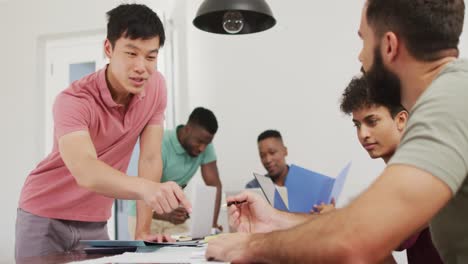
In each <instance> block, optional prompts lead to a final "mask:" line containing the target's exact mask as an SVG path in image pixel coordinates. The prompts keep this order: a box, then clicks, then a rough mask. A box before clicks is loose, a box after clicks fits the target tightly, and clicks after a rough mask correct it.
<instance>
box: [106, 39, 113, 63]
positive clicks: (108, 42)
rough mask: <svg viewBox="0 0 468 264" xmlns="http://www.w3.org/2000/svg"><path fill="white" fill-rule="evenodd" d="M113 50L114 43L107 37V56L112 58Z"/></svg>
mask: <svg viewBox="0 0 468 264" xmlns="http://www.w3.org/2000/svg"><path fill="white" fill-rule="evenodd" d="M112 51H113V48H112V44H111V42H110V41H109V40H108V39H106V40H105V41H104V53H105V54H106V57H107V58H109V59H110V58H111V57H112Z"/></svg>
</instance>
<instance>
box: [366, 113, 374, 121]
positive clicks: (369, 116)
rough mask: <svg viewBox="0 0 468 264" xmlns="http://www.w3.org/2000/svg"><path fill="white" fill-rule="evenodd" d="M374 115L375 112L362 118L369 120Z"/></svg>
mask: <svg viewBox="0 0 468 264" xmlns="http://www.w3.org/2000/svg"><path fill="white" fill-rule="evenodd" d="M373 117H375V114H370V115H367V116H366V117H364V120H369V119H371V118H373Z"/></svg>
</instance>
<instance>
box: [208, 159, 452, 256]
mask: <svg viewBox="0 0 468 264" xmlns="http://www.w3.org/2000/svg"><path fill="white" fill-rule="evenodd" d="M451 197H452V192H451V190H450V188H449V187H448V186H447V185H446V184H445V183H444V182H442V181H441V180H439V179H438V178H436V177H434V176H433V175H431V174H430V173H428V172H426V171H423V170H420V169H417V168H415V167H411V166H406V165H390V166H389V167H387V168H386V169H385V171H384V172H383V174H382V175H381V176H380V177H379V178H378V179H377V180H376V182H374V183H373V184H372V186H371V187H370V188H369V189H368V190H367V191H366V192H364V193H363V194H362V195H360V196H359V197H358V198H357V199H356V200H355V201H353V202H352V203H351V204H350V205H349V206H347V207H345V208H343V209H341V210H336V211H335V212H331V213H329V214H325V215H323V216H320V217H317V218H316V219H314V220H313V221H307V222H306V223H304V224H302V225H299V226H297V227H294V228H291V229H287V230H282V231H276V232H271V233H267V234H253V235H246V234H233V235H227V236H222V237H220V238H219V239H215V240H213V241H210V244H209V247H208V250H207V253H206V256H207V257H208V258H212V257H214V258H215V259H220V260H227V261H240V262H242V261H249V262H267V263H276V262H277V263H298V262H304V261H306V262H309V263H378V262H379V261H382V260H383V259H385V258H386V257H387V256H388V255H389V254H390V253H391V251H392V250H393V249H394V248H396V247H397V246H398V245H399V243H401V241H403V240H404V239H406V238H407V237H409V236H410V235H411V234H413V233H414V232H415V231H416V230H418V228H419V227H421V226H423V225H426V224H427V223H428V222H429V221H430V219H431V218H432V217H433V216H434V215H435V214H436V213H437V212H438V211H439V210H440V209H441V208H442V207H443V206H444V205H445V204H446V203H447V202H448V201H449V199H450V198H451ZM236 240H237V242H236V243H233V242H234V241H236Z"/></svg>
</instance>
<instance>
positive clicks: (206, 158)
mask: <svg viewBox="0 0 468 264" xmlns="http://www.w3.org/2000/svg"><path fill="white" fill-rule="evenodd" d="M215 160H216V152H215V149H214V146H213V144H212V143H210V144H208V146H207V147H206V149H205V151H204V152H203V160H202V162H201V164H208V163H210V162H213V161H215Z"/></svg>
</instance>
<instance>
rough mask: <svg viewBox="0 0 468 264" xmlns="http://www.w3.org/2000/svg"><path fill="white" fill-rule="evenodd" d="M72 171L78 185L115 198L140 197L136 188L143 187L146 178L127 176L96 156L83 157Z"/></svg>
mask: <svg viewBox="0 0 468 264" xmlns="http://www.w3.org/2000/svg"><path fill="white" fill-rule="evenodd" d="M72 171H74V173H75V179H76V181H77V183H78V185H80V186H81V187H84V188H86V189H89V190H92V191H93V192H96V193H99V194H102V195H104V196H108V197H112V198H116V199H124V200H139V199H142V197H141V194H140V193H139V192H138V190H141V189H142V188H143V186H144V185H145V184H146V180H144V179H140V178H137V177H129V176H128V175H126V174H125V173H123V172H121V171H119V170H116V169H114V168H112V167H111V166H109V165H107V164H106V163H104V162H102V161H100V160H98V159H96V158H91V157H90V158H85V159H83V160H82V161H81V164H77V165H76V166H75V167H74V168H73V169H72Z"/></svg>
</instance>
